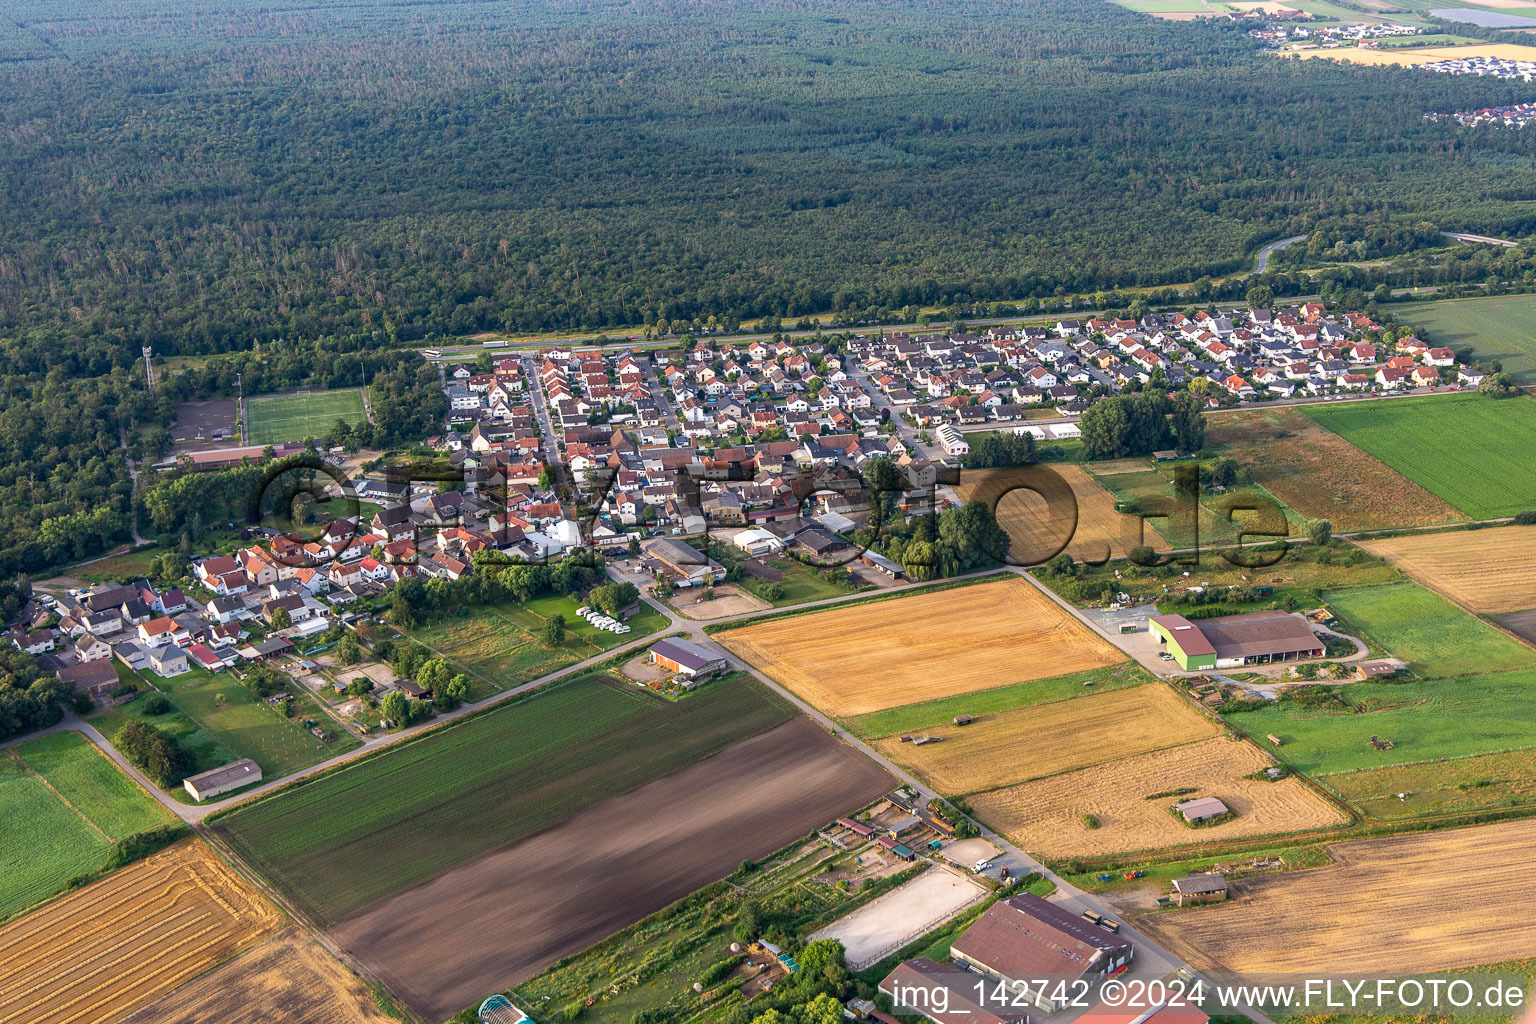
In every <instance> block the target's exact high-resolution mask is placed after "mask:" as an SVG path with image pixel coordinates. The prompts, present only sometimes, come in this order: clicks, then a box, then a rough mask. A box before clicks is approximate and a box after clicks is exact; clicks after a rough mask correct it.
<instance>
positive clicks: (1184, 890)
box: [1173, 875, 1227, 907]
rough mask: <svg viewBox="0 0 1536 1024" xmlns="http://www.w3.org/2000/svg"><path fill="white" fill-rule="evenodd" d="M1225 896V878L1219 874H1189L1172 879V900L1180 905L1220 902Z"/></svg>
mask: <svg viewBox="0 0 1536 1024" xmlns="http://www.w3.org/2000/svg"><path fill="white" fill-rule="evenodd" d="M1226 898H1227V880H1226V879H1225V878H1223V877H1221V876H1220V875H1190V876H1189V877H1188V878H1175V879H1174V880H1173V902H1174V903H1176V904H1178V905H1179V906H1181V907H1187V906H1190V905H1192V904H1195V903H1220V902H1221V901H1222V900H1224V899H1226Z"/></svg>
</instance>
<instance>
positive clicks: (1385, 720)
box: [1227, 671, 1536, 775]
mask: <svg viewBox="0 0 1536 1024" xmlns="http://www.w3.org/2000/svg"><path fill="white" fill-rule="evenodd" d="M1339 695H1340V697H1341V698H1342V700H1343V701H1344V703H1342V704H1340V703H1333V704H1329V705H1324V706H1317V707H1309V706H1306V705H1305V704H1303V703H1300V702H1297V701H1294V700H1281V701H1278V702H1276V703H1273V704H1268V705H1266V706H1265V707H1262V708H1259V709H1257V710H1254V711H1244V712H1241V713H1238V714H1233V715H1228V716H1227V722H1228V723H1229V724H1230V725H1232V726H1235V727H1236V728H1237V729H1239V730H1241V731H1242V732H1244V733H1246V734H1247V735H1248V736H1250V737H1252V738H1253V739H1254V740H1255V741H1256V742H1258V743H1264V742H1265V740H1264V737H1265V736H1267V735H1269V734H1271V733H1272V734H1274V735H1276V736H1278V737H1280V739H1281V740H1282V741H1283V743H1284V746H1282V747H1280V748H1279V749H1277V750H1276V751H1275V755H1276V756H1277V757H1279V758H1280V759H1281V760H1282V761H1285V762H1287V763H1289V764H1290V765H1292V766H1293V767H1295V768H1296V769H1297V770H1299V771H1302V772H1305V773H1307V774H1308V775H1326V774H1329V773H1331V772H1346V771H1354V770H1356V769H1361V768H1381V767H1385V766H1388V765H1398V764H1406V763H1409V762H1416V761H1430V760H1434V759H1436V758H1447V757H1465V756H1469V755H1472V754H1485V753H1489V752H1491V751H1498V750H1512V749H1518V748H1524V747H1532V746H1536V701H1533V700H1532V697H1533V696H1536V672H1530V671H1526V672H1494V673H1491V674H1489V675H1482V676H1463V677H1461V678H1459V679H1431V680H1416V681H1412V682H1406V683H1351V684H1349V685H1348V686H1342V687H1340V688H1339ZM1372 736H1379V737H1381V738H1382V739H1385V740H1390V741H1391V742H1392V743H1394V744H1395V747H1393V749H1391V750H1376V749H1374V748H1373V747H1372V746H1371V742H1370V739H1371V737H1372Z"/></svg>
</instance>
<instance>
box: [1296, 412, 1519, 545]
mask: <svg viewBox="0 0 1536 1024" xmlns="http://www.w3.org/2000/svg"><path fill="white" fill-rule="evenodd" d="M1303 408H1305V410H1306V412H1307V415H1309V416H1311V417H1312V418H1313V419H1314V420H1316V421H1317V422H1318V423H1320V424H1322V425H1323V426H1324V427H1327V428H1328V429H1329V430H1332V431H1333V432H1334V433H1336V434H1339V435H1340V436H1341V437H1343V438H1344V439H1345V440H1347V441H1349V442H1350V443H1351V444H1353V445H1355V446H1356V447H1358V448H1360V449H1362V450H1363V451H1365V452H1368V453H1369V454H1371V455H1374V456H1375V457H1376V458H1378V459H1380V460H1381V461H1382V462H1384V463H1386V464H1387V465H1388V466H1391V467H1392V468H1393V469H1395V470H1397V471H1398V472H1399V473H1401V474H1402V475H1403V476H1405V477H1407V478H1408V479H1410V480H1412V481H1413V482H1414V483H1416V484H1418V485H1420V486H1421V487H1423V488H1424V489H1425V490H1428V491H1430V492H1431V493H1433V494H1436V495H1439V496H1440V497H1441V498H1443V499H1445V500H1446V501H1447V502H1449V503H1450V504H1452V505H1454V506H1455V507H1456V508H1457V509H1459V510H1460V511H1462V512H1464V513H1466V514H1467V515H1469V516H1471V517H1472V518H1474V519H1492V518H1496V517H1500V516H1511V515H1514V514H1515V513H1516V512H1519V511H1521V510H1523V509H1528V508H1536V460H1533V459H1532V458H1531V457H1530V453H1531V452H1532V451H1536V400H1533V399H1530V398H1526V397H1519V398H1506V399H1502V400H1500V399H1493V398H1485V397H1483V396H1481V395H1477V394H1474V393H1465V394H1450V395H1426V396H1423V397H1418V398H1393V399H1384V400H1382V401H1377V402H1348V403H1342V404H1339V405H1331V406H1324V405H1309V406H1304V407H1303Z"/></svg>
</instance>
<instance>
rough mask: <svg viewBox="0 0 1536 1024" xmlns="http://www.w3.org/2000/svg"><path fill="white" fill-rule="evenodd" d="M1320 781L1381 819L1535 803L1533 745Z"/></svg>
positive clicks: (1351, 774) (1535, 758)
mask: <svg viewBox="0 0 1536 1024" xmlns="http://www.w3.org/2000/svg"><path fill="white" fill-rule="evenodd" d="M1323 781H1324V782H1326V783H1327V784H1328V785H1329V786H1332V787H1333V788H1334V789H1336V790H1338V791H1339V792H1340V793H1342V794H1343V795H1344V796H1345V797H1346V798H1348V799H1349V800H1350V802H1352V803H1354V804H1355V806H1357V807H1359V808H1360V809H1361V810H1362V811H1364V812H1365V813H1366V814H1368V815H1370V816H1371V817H1372V818H1376V819H1378V820H1381V821H1391V820H1394V819H1399V818H1416V817H1419V816H1421V815H1426V814H1450V813H1459V812H1464V811H1480V810H1484V809H1488V808H1495V807H1519V806H1529V805H1530V804H1532V803H1536V748H1533V749H1526V750H1507V751H1501V752H1499V753H1497V754H1477V755H1473V756H1471V757H1457V758H1448V759H1446V760H1443V761H1428V762H1425V763H1423V764H1403V765H1394V766H1392V767H1389V768H1370V769H1366V770H1364V771H1357V772H1340V773H1337V774H1334V775H1329V776H1326V777H1325V778H1324V779H1323ZM1400 797H1401V798H1400Z"/></svg>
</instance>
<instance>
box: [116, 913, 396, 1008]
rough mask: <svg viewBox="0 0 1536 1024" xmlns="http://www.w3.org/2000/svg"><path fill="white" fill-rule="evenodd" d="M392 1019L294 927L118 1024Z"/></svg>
mask: <svg viewBox="0 0 1536 1024" xmlns="http://www.w3.org/2000/svg"><path fill="white" fill-rule="evenodd" d="M207 1021H218V1022H219V1024H272V1022H274V1021H302V1022H303V1024H395V1018H393V1017H388V1016H385V1015H384V1013H383V1012H382V1011H380V1010H379V1006H378V1004H377V1003H375V1002H374V1000H373V996H372V995H371V994H370V993H369V991H368V988H367V986H365V985H364V984H363V983H362V981H360V980H359V979H358V977H357V975H355V974H353V973H352V972H351V971H349V970H347V969H346V968H345V967H343V966H342V965H341V963H340V961H338V960H337V959H336V958H335V957H333V956H331V955H330V954H329V953H327V952H326V951H325V950H324V949H323V948H321V946H320V944H319V943H318V942H316V941H315V940H314V939H311V938H309V937H307V936H305V935H304V934H302V933H301V932H299V931H298V930H297V929H289V930H287V931H284V932H282V933H281V934H279V935H278V936H276V937H275V938H273V939H272V941H270V942H266V943H263V944H262V945H261V946H259V947H257V948H256V949H253V950H251V951H250V952H248V953H245V954H244V955H242V956H240V957H238V958H236V959H235V960H232V961H230V962H229V963H227V964H224V965H222V966H221V967H219V968H217V969H216V970H212V971H209V972H208V973H207V974H204V975H203V976H202V977H200V978H198V979H196V980H195V981H190V982H188V983H187V984H185V985H183V986H182V987H181V988H178V989H177V990H176V991H175V992H172V993H171V994H170V995H168V996H166V997H165V998H163V999H160V1000H158V1001H156V1002H154V1003H151V1004H150V1005H149V1006H146V1007H144V1008H143V1009H141V1010H139V1011H137V1012H136V1013H134V1014H133V1015H131V1016H129V1017H126V1018H124V1019H123V1020H122V1021H121V1022H119V1024H204V1022H207Z"/></svg>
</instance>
